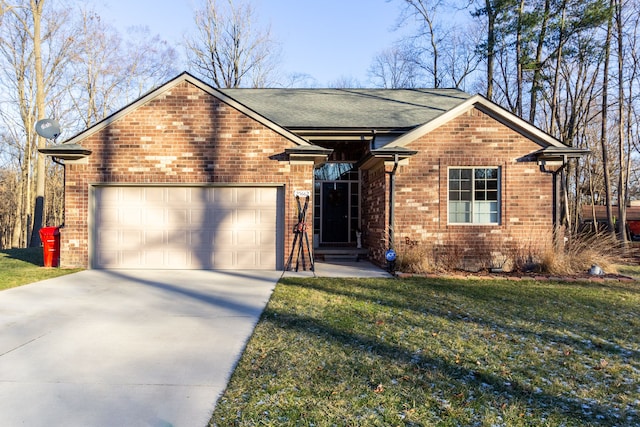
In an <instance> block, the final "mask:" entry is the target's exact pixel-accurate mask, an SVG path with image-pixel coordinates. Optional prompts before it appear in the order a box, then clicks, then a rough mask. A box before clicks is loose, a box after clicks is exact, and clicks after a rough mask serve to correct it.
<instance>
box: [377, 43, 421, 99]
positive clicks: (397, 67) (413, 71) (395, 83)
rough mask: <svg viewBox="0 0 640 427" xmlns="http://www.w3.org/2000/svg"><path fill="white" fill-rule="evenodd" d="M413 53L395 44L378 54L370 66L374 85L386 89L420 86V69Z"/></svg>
mask: <svg viewBox="0 0 640 427" xmlns="http://www.w3.org/2000/svg"><path fill="white" fill-rule="evenodd" d="M410 56H411V53H407V52H406V51H405V50H403V49H402V48H400V47H398V46H395V47H392V48H389V49H386V50H384V51H382V52H380V53H379V54H378V55H376V56H375V57H374V59H373V62H372V63H371V65H370V67H369V78H370V79H371V81H372V82H373V84H374V86H377V87H382V88H385V89H398V88H413V87H417V86H419V82H420V70H419V68H418V66H417V64H416V61H415V60H414V59H412V58H411V57H410Z"/></svg>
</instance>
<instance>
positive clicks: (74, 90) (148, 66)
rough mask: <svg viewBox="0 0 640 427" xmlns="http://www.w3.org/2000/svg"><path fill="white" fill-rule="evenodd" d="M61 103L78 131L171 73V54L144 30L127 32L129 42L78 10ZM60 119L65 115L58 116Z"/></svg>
mask: <svg viewBox="0 0 640 427" xmlns="http://www.w3.org/2000/svg"><path fill="white" fill-rule="evenodd" d="M75 28H76V34H75V37H76V47H75V48H74V50H73V52H69V55H70V56H71V59H72V60H71V64H70V68H71V70H70V71H71V72H69V73H67V74H66V78H67V79H68V82H67V84H66V88H67V93H66V94H65V96H66V98H67V99H68V100H70V101H71V105H69V107H70V108H71V112H72V115H73V116H74V117H76V118H77V121H78V123H75V124H73V125H72V126H74V127H76V128H78V129H83V128H85V127H88V126H90V125H92V124H93V123H95V122H97V121H98V120H100V119H102V118H103V117H105V116H106V115H108V114H109V113H111V112H113V111H114V110H115V109H117V108H118V107H119V106H122V105H126V104H127V103H128V102H130V101H132V100H134V99H136V98H138V97H139V96H140V95H142V94H143V93H144V92H145V91H147V90H149V88H151V87H153V86H155V85H157V84H159V83H161V82H163V81H166V80H167V79H168V78H169V77H171V76H173V75H175V74H176V72H177V70H175V69H174V67H173V64H175V62H176V57H177V53H176V51H175V50H174V49H173V48H172V47H170V46H168V45H167V44H166V42H164V41H162V40H161V39H160V38H159V37H158V36H155V37H152V36H150V34H149V30H148V29H147V28H144V27H134V28H130V29H129V30H128V33H127V35H128V41H127V42H125V40H123V37H122V36H121V35H120V33H119V32H118V31H117V30H116V29H115V28H114V27H113V26H111V25H109V24H108V23H105V22H104V21H103V20H102V19H101V17H100V16H99V15H98V14H97V13H96V12H94V11H90V10H81V11H80V13H79V17H78V22H77V24H76V25H75ZM61 114H64V113H61Z"/></svg>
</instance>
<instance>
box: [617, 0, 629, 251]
mask: <svg viewBox="0 0 640 427" xmlns="http://www.w3.org/2000/svg"><path fill="white" fill-rule="evenodd" d="M614 1H615V4H616V9H615V13H616V29H617V33H618V159H619V160H618V161H619V162H620V173H619V174H618V220H619V223H618V232H619V235H620V239H621V240H622V242H623V243H624V244H625V246H626V244H627V191H626V190H627V179H626V172H627V170H626V169H627V167H626V163H627V161H626V158H627V156H626V154H625V148H624V141H625V138H624V130H625V119H624V117H625V111H624V99H625V96H624V76H623V73H624V68H623V66H624V58H623V55H624V46H623V37H624V29H623V22H622V4H621V0H614Z"/></svg>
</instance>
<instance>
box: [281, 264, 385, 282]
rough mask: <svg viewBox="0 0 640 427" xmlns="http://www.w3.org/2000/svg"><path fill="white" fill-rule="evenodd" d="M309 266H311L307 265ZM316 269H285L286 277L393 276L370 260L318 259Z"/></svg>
mask: <svg viewBox="0 0 640 427" xmlns="http://www.w3.org/2000/svg"><path fill="white" fill-rule="evenodd" d="M307 267H309V266H307ZM314 267H315V271H310V270H303V269H302V267H301V266H300V268H299V269H298V271H285V273H284V277H356V278H391V277H393V276H392V275H391V274H389V272H387V271H386V270H383V269H381V268H380V267H377V266H375V265H373V264H372V263H371V262H369V261H364V260H362V261H317V262H316V263H315V264H314Z"/></svg>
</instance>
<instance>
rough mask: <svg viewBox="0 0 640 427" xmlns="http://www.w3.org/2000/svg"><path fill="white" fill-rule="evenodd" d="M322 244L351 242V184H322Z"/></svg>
mask: <svg viewBox="0 0 640 427" xmlns="http://www.w3.org/2000/svg"><path fill="white" fill-rule="evenodd" d="M321 240H322V242H325V243H347V242H349V183H346V182H323V183H322V239H321Z"/></svg>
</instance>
